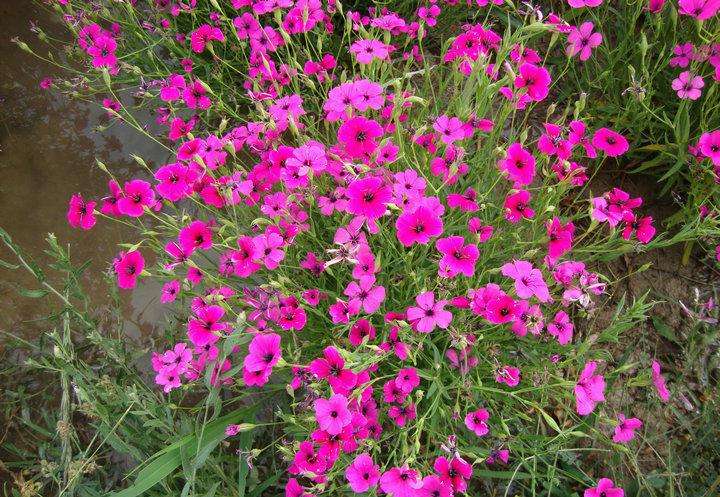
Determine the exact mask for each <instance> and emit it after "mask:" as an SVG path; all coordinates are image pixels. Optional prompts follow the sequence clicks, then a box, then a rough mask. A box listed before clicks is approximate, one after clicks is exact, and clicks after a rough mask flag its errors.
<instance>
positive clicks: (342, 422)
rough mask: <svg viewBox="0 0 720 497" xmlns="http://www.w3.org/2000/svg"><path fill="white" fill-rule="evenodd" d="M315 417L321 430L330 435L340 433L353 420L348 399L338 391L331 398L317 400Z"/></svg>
mask: <svg viewBox="0 0 720 497" xmlns="http://www.w3.org/2000/svg"><path fill="white" fill-rule="evenodd" d="M315 419H316V420H317V422H318V425H320V429H321V430H325V431H326V432H328V433H329V434H330V435H339V434H340V433H342V431H343V429H344V428H345V427H346V426H347V425H349V424H350V421H352V413H351V412H350V410H349V409H348V399H347V397H345V396H344V395H342V394H339V393H336V394H335V395H333V396H332V397H330V398H329V399H317V400H316V401H315Z"/></svg>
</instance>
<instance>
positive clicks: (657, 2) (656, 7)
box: [648, 0, 665, 14]
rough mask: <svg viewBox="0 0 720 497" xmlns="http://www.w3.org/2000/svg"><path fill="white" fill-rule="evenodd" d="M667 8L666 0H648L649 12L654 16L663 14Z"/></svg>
mask: <svg viewBox="0 0 720 497" xmlns="http://www.w3.org/2000/svg"><path fill="white" fill-rule="evenodd" d="M664 6H665V0H648V11H650V12H651V13H653V14H659V13H660V12H662V9H663V7H664Z"/></svg>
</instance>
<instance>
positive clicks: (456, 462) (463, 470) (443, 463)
mask: <svg viewBox="0 0 720 497" xmlns="http://www.w3.org/2000/svg"><path fill="white" fill-rule="evenodd" d="M433 469H434V470H435V473H437V475H438V476H439V477H440V481H441V482H443V483H445V484H446V485H449V486H450V487H451V488H452V489H453V490H454V491H455V492H460V493H465V491H466V490H467V480H469V479H470V477H472V466H471V465H470V464H468V463H467V462H465V461H464V460H462V459H461V458H459V457H453V458H452V459H451V460H448V459H447V458H446V457H444V456H440V457H438V458H437V459H435V462H434V463H433Z"/></svg>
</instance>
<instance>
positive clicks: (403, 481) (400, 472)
mask: <svg viewBox="0 0 720 497" xmlns="http://www.w3.org/2000/svg"><path fill="white" fill-rule="evenodd" d="M421 486H422V481H421V480H420V478H419V476H418V472H417V471H415V470H414V469H410V468H408V467H407V466H402V467H394V468H391V469H389V470H388V471H386V472H384V473H383V474H382V476H381V477H380V488H381V489H382V491H383V492H385V493H387V494H389V495H391V496H392V497H415V495H416V492H417V490H418V489H419V488H420V487H421Z"/></svg>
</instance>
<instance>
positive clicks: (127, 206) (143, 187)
mask: <svg viewBox="0 0 720 497" xmlns="http://www.w3.org/2000/svg"><path fill="white" fill-rule="evenodd" d="M153 205H155V193H154V192H153V189H152V187H151V186H150V183H148V182H147V181H143V180H141V179H133V180H130V181H128V182H127V183H125V186H124V187H123V189H122V197H120V198H119V199H118V201H117V209H118V211H119V212H120V214H125V215H126V216H130V217H140V216H142V215H143V213H144V212H145V209H144V208H145V207H152V206H153Z"/></svg>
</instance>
